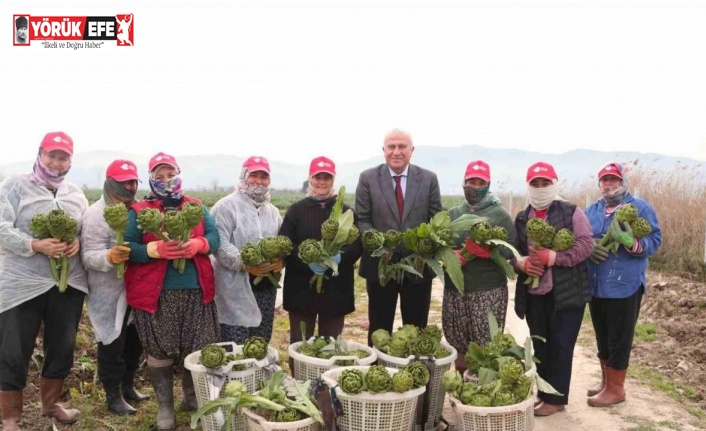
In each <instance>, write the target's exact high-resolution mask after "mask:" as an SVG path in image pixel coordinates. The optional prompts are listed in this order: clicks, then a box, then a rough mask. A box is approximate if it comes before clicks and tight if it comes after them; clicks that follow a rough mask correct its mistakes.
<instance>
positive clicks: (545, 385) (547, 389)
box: [534, 374, 564, 396]
mask: <svg viewBox="0 0 706 431" xmlns="http://www.w3.org/2000/svg"><path fill="white" fill-rule="evenodd" d="M534 378H535V380H536V382H537V389H539V391H540V392H544V393H545V394H552V395H558V396H563V395H564V394H561V393H559V392H557V390H556V389H554V387H553V386H552V385H550V384H549V382H547V381H546V380H544V379H543V378H541V377H539V374H535V375H534Z"/></svg>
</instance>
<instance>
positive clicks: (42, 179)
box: [30, 150, 71, 189]
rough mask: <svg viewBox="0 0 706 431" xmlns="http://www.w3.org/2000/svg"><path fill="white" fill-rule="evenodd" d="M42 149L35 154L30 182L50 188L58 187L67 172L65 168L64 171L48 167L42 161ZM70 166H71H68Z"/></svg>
mask: <svg viewBox="0 0 706 431" xmlns="http://www.w3.org/2000/svg"><path fill="white" fill-rule="evenodd" d="M43 154H44V152H43V151H41V150H40V151H39V153H38V154H37V159H36V160H35V161H34V169H33V170H32V176H31V177H30V178H31V180H32V182H33V183H35V184H39V185H42V186H47V187H49V188H52V189H58V188H59V186H60V185H61V183H62V182H63V181H64V178H66V174H67V173H68V172H69V170H68V169H67V170H66V171H64V172H59V171H55V170H54V169H49V168H47V167H46V166H44V164H43V163H42V155H43ZM69 168H71V166H69Z"/></svg>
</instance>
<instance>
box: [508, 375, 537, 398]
mask: <svg viewBox="0 0 706 431" xmlns="http://www.w3.org/2000/svg"><path fill="white" fill-rule="evenodd" d="M530 389H532V379H530V378H529V377H527V376H526V375H524V374H522V375H521V376H520V378H519V379H518V380H517V382H516V383H515V385H514V386H513V387H512V393H513V395H514V396H515V400H517V402H522V401H524V400H526V399H527V397H528V396H529V394H530Z"/></svg>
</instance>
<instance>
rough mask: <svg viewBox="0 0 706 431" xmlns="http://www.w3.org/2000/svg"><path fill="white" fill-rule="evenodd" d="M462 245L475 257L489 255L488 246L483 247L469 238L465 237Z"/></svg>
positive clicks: (482, 257) (483, 257)
mask: <svg viewBox="0 0 706 431" xmlns="http://www.w3.org/2000/svg"><path fill="white" fill-rule="evenodd" d="M464 245H465V247H466V250H468V252H469V253H470V254H472V255H473V256H475V257H480V258H481V259H488V258H489V257H490V248H489V247H484V246H482V245H480V244H478V243H477V242H475V241H473V240H472V239H470V238H466V242H465V243H464Z"/></svg>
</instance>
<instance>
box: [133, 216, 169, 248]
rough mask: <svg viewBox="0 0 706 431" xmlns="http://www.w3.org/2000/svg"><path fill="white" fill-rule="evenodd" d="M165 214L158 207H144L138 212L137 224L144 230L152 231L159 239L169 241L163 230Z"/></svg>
mask: <svg viewBox="0 0 706 431" xmlns="http://www.w3.org/2000/svg"><path fill="white" fill-rule="evenodd" d="M162 223H163V216H162V213H161V212H159V210H158V209H156V208H144V209H143V210H141V211H140V213H139V214H137V226H138V227H139V228H140V229H142V231H143V232H150V233H153V234H155V235H157V237H159V239H161V240H164V241H168V240H169V238H167V236H166V235H165V234H164V233H163V232H162Z"/></svg>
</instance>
